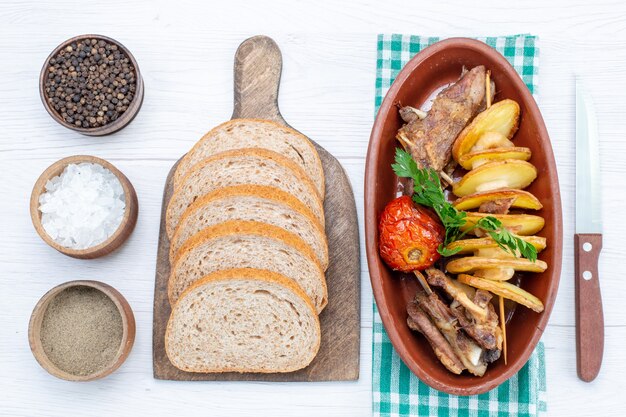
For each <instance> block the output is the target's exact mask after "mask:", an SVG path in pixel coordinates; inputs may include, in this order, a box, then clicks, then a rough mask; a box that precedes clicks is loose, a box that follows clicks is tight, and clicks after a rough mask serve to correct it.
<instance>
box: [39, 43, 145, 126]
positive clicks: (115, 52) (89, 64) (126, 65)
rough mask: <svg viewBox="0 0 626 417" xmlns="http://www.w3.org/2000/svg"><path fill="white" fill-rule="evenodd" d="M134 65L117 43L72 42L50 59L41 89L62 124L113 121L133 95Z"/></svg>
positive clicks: (134, 84)
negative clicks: (61, 120)
mask: <svg viewBox="0 0 626 417" xmlns="http://www.w3.org/2000/svg"><path fill="white" fill-rule="evenodd" d="M135 79H136V78H135V68H134V67H133V65H132V63H131V61H130V59H129V58H128V57H127V56H126V54H124V52H122V50H120V49H119V48H118V46H117V45H115V44H113V43H109V42H108V41H105V40H97V39H85V40H81V41H78V42H73V43H71V44H69V45H67V46H66V47H65V48H63V49H61V50H60V51H59V53H58V54H57V55H56V56H54V57H53V58H52V59H50V66H49V68H48V75H47V76H46V79H45V84H44V91H45V94H46V96H47V99H48V102H49V103H50V106H51V107H52V108H54V109H55V110H56V111H57V112H58V113H59V115H60V116H61V118H63V120H64V121H65V122H66V123H69V124H72V125H75V126H77V127H83V128H94V127H100V126H104V125H106V124H107V123H110V122H112V121H114V120H117V119H118V118H119V117H120V116H121V115H122V114H123V113H124V112H125V111H126V110H128V107H129V105H130V103H131V101H132V100H133V98H134V94H133V93H134V92H135V91H136V82H135Z"/></svg>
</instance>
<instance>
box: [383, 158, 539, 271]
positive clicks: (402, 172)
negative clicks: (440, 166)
mask: <svg viewBox="0 0 626 417" xmlns="http://www.w3.org/2000/svg"><path fill="white" fill-rule="evenodd" d="M391 167H392V168H393V170H394V172H395V173H396V175H397V176H398V177H404V178H411V179H412V180H413V187H414V194H413V201H415V203H417V204H420V205H422V206H426V207H430V208H432V209H433V210H434V211H435V213H437V215H438V216H439V219H441V223H442V224H443V227H444V228H445V231H446V235H445V239H444V242H443V243H442V244H441V245H439V248H438V249H437V251H438V252H439V253H440V254H441V255H443V256H452V255H454V254H456V253H457V252H458V251H460V250H461V248H460V247H459V248H456V249H448V248H447V246H448V245H449V244H450V243H452V242H454V241H455V240H458V239H460V238H462V237H463V236H465V234H467V233H468V232H469V231H471V230H473V229H474V228H479V229H482V230H483V231H484V232H485V233H487V234H488V235H489V236H490V237H491V238H492V239H493V240H494V241H495V242H496V243H497V244H498V246H499V247H500V248H502V249H503V250H506V251H509V252H511V253H512V254H514V255H517V254H518V253H519V254H520V255H522V256H523V257H525V258H527V259H529V260H530V261H532V262H534V261H536V260H537V249H535V247H534V246H533V245H531V244H530V243H528V242H526V241H525V240H523V239H520V238H519V237H518V236H515V235H514V234H512V233H511V232H510V231H509V230H507V229H506V228H504V227H502V222H500V220H498V219H496V218H495V217H493V216H486V217H483V218H481V219H479V220H478V221H477V222H476V224H475V225H473V226H472V227H471V228H470V229H469V230H466V231H465V232H461V226H463V225H465V223H466V222H467V220H466V219H465V218H466V217H467V214H466V213H465V212H462V211H458V210H457V209H456V208H455V207H454V206H453V205H452V204H451V203H450V202H448V200H446V196H445V195H444V193H443V188H442V187H441V181H440V180H439V176H438V175H437V172H436V171H435V170H434V169H422V168H419V167H418V166H417V164H416V163H415V160H414V159H413V157H411V154H409V153H408V152H406V151H404V150H402V149H400V148H398V149H397V150H396V163H395V164H393V165H392V166H391Z"/></svg>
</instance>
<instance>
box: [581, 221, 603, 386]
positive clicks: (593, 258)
mask: <svg viewBox="0 0 626 417" xmlns="http://www.w3.org/2000/svg"><path fill="white" fill-rule="evenodd" d="M601 249H602V235H601V234H582V233H581V234H576V235H574V258H575V262H574V263H575V267H574V269H575V271H574V272H575V274H576V277H575V281H576V351H577V352H576V353H577V355H576V356H577V368H578V377H579V378H580V379H582V380H583V381H586V382H591V381H593V380H594V379H595V378H596V376H598V372H600V366H601V365H602V356H603V353H604V314H603V312H602V294H601V293H600V280H599V278H600V277H599V276H598V259H599V257H600V250H601Z"/></svg>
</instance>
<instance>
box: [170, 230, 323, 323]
mask: <svg viewBox="0 0 626 417" xmlns="http://www.w3.org/2000/svg"><path fill="white" fill-rule="evenodd" d="M234 268H257V269H264V270H268V271H272V272H276V273H279V274H281V275H284V276H285V277H287V278H289V279H291V280H292V281H293V282H295V283H296V284H297V285H298V286H299V287H300V288H302V290H303V291H304V292H305V293H306V294H307V296H308V297H309V298H310V299H311V301H312V302H313V304H314V305H315V308H316V311H317V312H320V311H322V309H323V308H324V307H325V306H326V303H327V301H328V292H327V289H326V278H325V277H324V271H323V270H322V268H321V266H320V264H319V262H318V261H317V259H316V257H315V254H314V253H313V251H312V250H311V248H310V247H309V246H308V245H307V244H306V243H305V242H304V241H303V240H302V239H300V238H299V237H298V236H296V235H294V234H292V233H289V232H287V231H285V230H283V229H282V228H280V227H276V226H272V225H269V224H266V223H259V222H250V221H236V220H233V221H229V222H225V223H220V224H217V225H215V226H212V227H209V228H206V229H203V230H202V231H200V232H199V233H197V234H196V235H194V236H193V237H192V238H191V239H189V240H188V241H187V243H185V244H184V245H183V246H182V248H181V250H180V251H179V255H178V256H177V257H176V260H175V261H174V262H173V263H172V267H171V270H170V278H169V281H168V288H167V289H168V297H169V300H170V305H175V304H176V302H177V301H178V299H179V298H180V294H182V293H183V292H184V291H185V290H186V289H187V288H189V287H190V286H191V285H192V284H193V283H194V282H196V281H197V280H199V279H201V278H202V277H204V276H206V275H209V274H210V273H212V272H215V271H219V270H226V269H234Z"/></svg>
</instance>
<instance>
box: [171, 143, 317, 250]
mask: <svg viewBox="0 0 626 417" xmlns="http://www.w3.org/2000/svg"><path fill="white" fill-rule="evenodd" d="M246 156H254V157H257V158H264V159H269V160H273V161H274V162H276V163H278V164H279V165H282V166H283V167H285V168H287V169H288V170H289V171H290V172H291V173H293V175H294V176H295V177H296V178H297V179H298V180H300V181H301V182H302V183H303V184H305V186H306V187H307V188H309V191H310V193H311V195H313V196H314V201H315V205H316V206H317V207H318V209H317V210H316V211H314V213H315V214H316V217H317V219H318V220H319V221H320V223H322V225H324V205H323V202H322V199H321V198H320V195H319V193H318V192H317V188H316V187H315V184H313V182H312V181H311V179H310V178H309V176H308V175H307V174H306V173H305V172H304V170H302V168H301V167H299V166H298V165H297V164H295V163H294V162H293V161H291V160H290V159H288V158H285V157H284V156H282V155H281V154H279V153H276V152H273V151H269V150H267V149H261V148H243V149H234V150H230V151H225V152H220V153H218V154H215V155H213V156H211V157H209V158H206V159H203V160H202V161H200V162H198V163H197V164H196V165H194V167H193V168H192V169H191V170H190V171H189V172H188V173H187V174H186V175H185V177H184V178H183V180H182V182H181V184H185V183H186V182H187V180H188V179H189V178H190V176H191V175H193V173H194V172H196V171H199V170H201V169H202V168H204V167H205V166H207V165H208V164H211V163H213V162H215V161H219V160H222V159H227V158H237V157H246ZM252 185H254V184H252ZM180 193H181V190H180V189H174V193H173V194H172V197H171V198H170V201H169V203H168V205H167V210H166V213H165V216H166V220H165V227H166V232H167V236H168V238H170V239H171V238H172V237H173V235H174V231H175V229H176V226H177V225H178V222H176V224H173V222H174V219H173V214H172V212H173V205H174V203H175V202H176V200H177V199H178V195H179V194H180ZM294 197H296V196H294ZM296 198H297V197H296ZM178 220H179V221H180V219H178Z"/></svg>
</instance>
